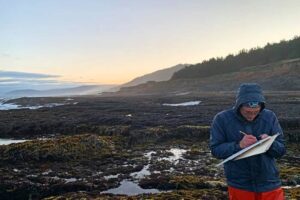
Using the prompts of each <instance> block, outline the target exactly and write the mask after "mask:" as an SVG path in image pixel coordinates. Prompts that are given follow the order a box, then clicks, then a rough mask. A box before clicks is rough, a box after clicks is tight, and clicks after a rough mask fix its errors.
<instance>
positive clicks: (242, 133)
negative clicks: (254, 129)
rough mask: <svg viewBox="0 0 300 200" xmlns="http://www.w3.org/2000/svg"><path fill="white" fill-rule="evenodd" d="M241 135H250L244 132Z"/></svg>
mask: <svg viewBox="0 0 300 200" xmlns="http://www.w3.org/2000/svg"><path fill="white" fill-rule="evenodd" d="M240 133H241V134H243V135H248V134H247V133H245V132H243V131H240Z"/></svg>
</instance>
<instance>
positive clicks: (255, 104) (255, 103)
mask: <svg viewBox="0 0 300 200" xmlns="http://www.w3.org/2000/svg"><path fill="white" fill-rule="evenodd" d="M243 106H245V107H249V108H257V107H259V106H260V102H258V101H250V102H247V103H244V104H243Z"/></svg>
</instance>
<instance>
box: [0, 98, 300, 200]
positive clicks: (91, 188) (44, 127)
mask: <svg viewBox="0 0 300 200" xmlns="http://www.w3.org/2000/svg"><path fill="white" fill-rule="evenodd" d="M197 100H200V101H201V103H200V104H199V105H194V106H177V107H173V106H164V105H163V104H164V103H169V104H171V103H181V102H188V101H197ZM64 101H66V98H42V99H41V98H22V99H16V100H11V101H10V103H16V104H20V105H23V106H29V105H30V106H34V105H35V104H39V105H43V104H49V103H62V102H64ZM69 101H72V102H76V104H74V103H69V104H66V105H61V106H57V107H51V108H50V107H44V108H39V109H34V110H31V109H21V110H5V111H4V110H3V111H0V137H1V138H17V139H29V140H30V141H27V142H24V143H17V144H10V145H3V146H0V175H1V176H0V177H1V178H0V197H1V199H29V198H31V199H43V198H44V199H80V198H83V199H84V198H85V199H143V198H144V199H147V198H150V199H227V192H226V184H225V178H224V175H223V170H222V168H216V167H215V164H216V163H218V162H219V160H217V159H215V158H213V157H212V156H211V154H210V151H209V148H208V138H209V125H210V123H211V120H212V118H213V116H214V115H215V114H216V113H217V112H219V111H221V110H223V109H226V108H230V107H232V105H233V102H234V95H233V94H221V93H214V94H205V95H204V94H189V95H182V96H177V95H174V96H140V97H74V98H73V97H72V100H70V99H69V100H68V102H69ZM267 101H268V103H269V104H267V107H268V108H270V109H272V110H273V111H274V112H275V113H276V114H277V115H278V117H279V120H280V122H281V125H282V127H283V128H284V133H285V137H286V139H287V148H288V151H287V154H286V155H285V156H284V157H283V158H282V159H280V160H278V164H279V169H280V175H281V178H282V181H283V185H284V186H290V187H291V188H286V189H285V192H286V196H287V198H288V199H297V198H299V188H297V187H296V186H297V185H299V184H300V176H299V174H300V167H299V166H300V163H299V162H300V158H299V155H300V150H299V147H298V144H299V138H300V126H299V124H300V120H299V109H296V108H297V107H296V105H299V102H300V94H297V93H290V94H288V93H278V94H273V93H270V94H267ZM41 138H42V139H41ZM126 184H128V187H129V185H131V186H132V191H127V193H128V194H129V195H123V194H121V193H117V192H116V193H114V194H112V193H109V192H110V191H116V190H112V189H116V188H122V187H126ZM142 193H143V194H142Z"/></svg>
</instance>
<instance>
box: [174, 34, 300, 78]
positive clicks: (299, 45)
mask: <svg viewBox="0 0 300 200" xmlns="http://www.w3.org/2000/svg"><path fill="white" fill-rule="evenodd" d="M294 58H300V37H299V36H296V37H294V39H292V40H289V41H285V40H282V41H280V42H279V43H274V44H269V43H268V44H267V45H266V46H265V47H263V48H259V47H256V48H252V49H250V50H245V49H242V50H241V51H240V52H239V53H238V54H237V55H233V54H229V55H228V56H226V57H225V58H222V57H217V58H211V59H209V60H205V61H203V62H202V63H199V64H195V65H191V66H189V67H186V68H184V69H182V70H180V71H177V72H175V73H174V75H173V77H172V79H189V78H201V77H208V76H212V75H217V74H224V73H229V72H234V71H239V70H241V69H243V68H245V67H249V66H256V65H265V64H268V63H272V62H277V61H280V60H287V59H294Z"/></svg>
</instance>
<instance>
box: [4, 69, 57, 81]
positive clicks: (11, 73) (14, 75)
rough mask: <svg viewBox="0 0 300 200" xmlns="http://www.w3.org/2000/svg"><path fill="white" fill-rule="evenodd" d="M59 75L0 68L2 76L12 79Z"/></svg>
mask: <svg viewBox="0 0 300 200" xmlns="http://www.w3.org/2000/svg"><path fill="white" fill-rule="evenodd" d="M58 77H60V76H58V75H50V74H39V73H28V72H15V71H2V70H0V78H10V79H16V78H17V79H45V78H58Z"/></svg>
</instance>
